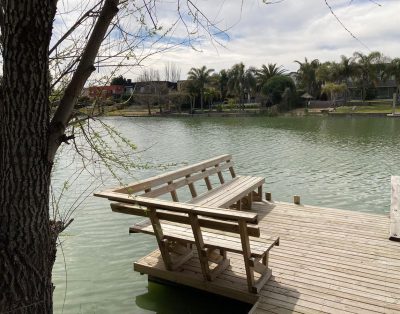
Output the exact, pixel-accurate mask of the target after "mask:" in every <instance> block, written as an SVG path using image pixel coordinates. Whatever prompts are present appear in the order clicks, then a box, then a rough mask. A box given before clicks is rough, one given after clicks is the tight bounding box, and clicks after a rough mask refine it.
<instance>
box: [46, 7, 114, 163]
mask: <svg viewBox="0 0 400 314" xmlns="http://www.w3.org/2000/svg"><path fill="white" fill-rule="evenodd" d="M118 4H119V0H106V1H105V3H104V6H103V8H102V9H101V13H100V16H99V18H98V20H97V22H96V25H95V26H94V29H93V32H92V34H91V36H90V38H89V41H88V43H87V45H86V47H85V49H84V51H83V53H82V57H81V59H80V62H79V65H78V67H77V69H76V71H75V73H74V75H73V77H72V79H71V82H70V83H69V84H68V86H67V88H66V90H65V93H64V96H63V97H62V99H61V101H60V105H59V106H58V108H57V110H56V112H55V114H54V117H53V119H52V121H51V123H50V128H49V133H50V135H49V146H48V155H47V158H48V161H49V162H52V161H53V159H54V156H55V154H56V151H57V149H58V147H59V146H60V144H61V139H62V135H63V134H64V131H65V128H66V127H67V124H68V121H69V119H70V118H71V115H72V111H73V108H74V106H75V103H76V101H77V99H78V97H79V95H80V93H81V91H82V88H83V86H84V84H85V82H86V80H87V79H88V77H89V76H90V74H91V73H92V72H93V71H94V70H95V67H94V61H95V58H96V55H97V53H98V51H99V48H100V45H101V43H102V41H103V39H104V36H105V34H106V33H107V29H108V27H109V25H110V23H111V21H112V19H113V18H114V16H115V15H116V14H117V12H118Z"/></svg>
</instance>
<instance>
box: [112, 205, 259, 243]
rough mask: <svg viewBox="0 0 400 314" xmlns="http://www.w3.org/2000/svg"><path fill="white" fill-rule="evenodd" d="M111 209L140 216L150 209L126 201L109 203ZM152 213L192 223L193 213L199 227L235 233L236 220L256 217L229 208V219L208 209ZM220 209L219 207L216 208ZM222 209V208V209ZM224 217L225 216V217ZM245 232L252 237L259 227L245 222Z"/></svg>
mask: <svg viewBox="0 0 400 314" xmlns="http://www.w3.org/2000/svg"><path fill="white" fill-rule="evenodd" d="M110 206H111V209H112V211H114V212H118V213H123V214H130V215H136V216H142V217H149V216H150V210H149V209H148V208H146V207H143V206H139V205H134V204H126V203H111V204H110ZM153 211H154V212H153V214H155V215H156V216H157V218H158V219H159V220H164V221H169V222H174V223H180V224H186V225H192V223H193V221H192V219H191V217H190V214H193V213H194V215H195V216H196V217H197V219H198V223H199V225H200V227H204V228H209V229H214V230H220V231H224V232H230V233H237V234H240V233H241V230H240V228H239V224H238V220H245V221H251V220H253V218H254V217H257V215H256V214H254V213H245V212H240V211H236V210H229V217H228V218H230V219H229V220H230V221H227V220H221V219H218V218H217V217H216V215H214V214H213V211H212V210H210V209H209V210H208V213H206V212H205V211H204V210H203V212H202V215H197V213H198V212H199V211H181V212H177V211H173V210H165V209H153ZM218 211H221V209H218ZM222 211H224V210H222ZM225 218H226V217H225ZM246 229H247V234H248V235H249V236H253V237H259V236H260V228H259V227H258V226H257V225H248V224H246Z"/></svg>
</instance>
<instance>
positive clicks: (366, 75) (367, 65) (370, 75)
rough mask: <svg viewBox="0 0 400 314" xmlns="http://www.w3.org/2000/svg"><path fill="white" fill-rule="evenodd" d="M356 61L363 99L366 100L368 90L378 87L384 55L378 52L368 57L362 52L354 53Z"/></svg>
mask: <svg viewBox="0 0 400 314" xmlns="http://www.w3.org/2000/svg"><path fill="white" fill-rule="evenodd" d="M353 56H354V60H355V61H356V62H357V63H356V73H357V76H358V80H359V83H360V86H361V89H362V90H361V92H362V94H361V99H362V100H365V99H366V96H367V88H368V87H370V86H371V85H376V84H377V82H378V76H379V72H380V70H381V66H382V62H381V61H382V54H381V53H380V52H378V51H373V52H370V53H369V54H368V55H365V54H363V53H362V52H358V51H356V52H354V54H353Z"/></svg>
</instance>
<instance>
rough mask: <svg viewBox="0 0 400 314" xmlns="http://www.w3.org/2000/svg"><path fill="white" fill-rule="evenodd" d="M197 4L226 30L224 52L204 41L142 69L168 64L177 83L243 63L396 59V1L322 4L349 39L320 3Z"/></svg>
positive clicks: (399, 45) (288, 65) (399, 39)
mask: <svg viewBox="0 0 400 314" xmlns="http://www.w3.org/2000/svg"><path fill="white" fill-rule="evenodd" d="M217 2H218V1H213V0H209V1H197V3H198V5H199V8H201V10H203V11H204V12H205V14H207V15H208V16H210V17H211V19H214V20H216V21H220V24H219V25H220V28H229V29H228V30H227V32H226V33H227V35H228V36H229V39H227V38H225V37H226V36H219V37H221V38H220V42H221V43H222V44H223V45H224V47H222V46H219V45H216V44H215V43H212V42H211V41H210V40H204V41H202V42H201V43H199V44H198V45H197V46H196V48H197V51H196V50H194V49H192V48H190V47H187V46H184V47H180V48H179V49H175V50H173V51H170V52H166V53H163V54H161V55H158V56H157V57H154V58H151V60H149V61H148V62H147V65H148V66H151V67H154V68H158V67H162V64H163V63H164V62H174V63H176V64H177V65H178V66H179V67H180V68H181V70H182V77H184V76H185V74H186V73H187V72H188V71H189V70H190V68H191V67H201V66H202V65H205V66H207V67H208V68H213V69H215V70H216V71H219V70H221V69H224V68H229V67H231V66H232V65H233V64H235V63H238V62H243V63H244V64H245V65H246V66H255V67H260V66H261V65H262V64H267V63H277V64H278V65H282V66H283V67H284V68H285V69H287V70H288V71H296V70H297V69H298V66H297V64H296V63H294V60H300V61H303V60H304V58H305V57H307V58H308V59H315V58H316V59H319V60H320V61H322V62H323V61H328V60H339V59H340V56H341V55H346V56H351V55H352V54H353V52H354V51H361V52H363V53H365V54H367V53H369V52H370V51H375V50H378V51H381V52H383V53H384V54H385V55H387V56H389V57H392V58H394V57H397V56H399V57H400V16H399V15H400V1H399V0H387V1H379V0H377V1H368V0H358V1H357V0H353V1H350V0H346V1H343V0H330V1H328V4H329V5H330V6H331V7H332V9H333V10H334V13H335V14H336V15H337V17H338V18H339V19H340V20H341V21H342V23H343V24H344V26H345V27H346V28H347V29H348V30H349V31H350V32H351V33H352V34H353V35H354V36H355V37H356V38H357V39H358V40H357V39H354V38H353V37H352V36H351V35H350V34H349V33H348V32H347V31H346V30H345V29H344V27H343V26H341V25H340V24H339V22H338V21H337V20H336V18H335V17H334V15H333V14H332V13H331V12H330V9H329V8H328V6H327V5H326V3H325V1H324V0H307V1H299V0H285V1H281V2H279V3H275V4H265V3H263V2H262V1H243V4H242V6H241V2H240V1H234V0H229V1H224V2H218V5H217Z"/></svg>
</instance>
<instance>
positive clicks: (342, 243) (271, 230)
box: [136, 202, 400, 313]
mask: <svg viewBox="0 0 400 314" xmlns="http://www.w3.org/2000/svg"><path fill="white" fill-rule="evenodd" d="M253 211H254V212H256V213H258V215H259V220H260V221H259V226H260V228H261V237H263V236H265V237H268V236H279V237H280V246H278V247H274V248H273V249H272V250H271V251H270V267H271V268H272V275H273V276H272V278H271V279H270V280H269V281H268V282H267V284H266V285H265V286H264V287H263V289H262V290H261V291H260V293H259V299H258V302H257V303H256V305H255V306H254V308H253V310H252V313H400V295H399V290H400V243H398V242H393V241H389V240H388V234H389V218H388V217H387V216H384V215H377V214H372V213H361V212H352V211H346V210H339V209H329V208H321V207H316V206H305V205H304V206H303V205H300V206H299V205H293V204H287V203H268V202H263V203H261V202H260V203H255V205H254V206H253ZM152 254H153V255H151V257H145V258H143V259H142V260H140V261H138V262H137V263H136V264H140V265H141V266H140V267H142V268H141V269H142V270H145V271H144V272H145V273H150V274H151V273H152V272H153V271H156V270H157V273H158V275H159V276H161V277H162V276H164V275H163V272H159V269H158V268H159V267H160V266H159V264H157V263H156V261H157V254H158V255H159V253H157V251H155V252H153V253H152ZM228 258H230V261H231V267H230V269H228V270H226V271H225V272H223V273H222V274H220V275H219V276H218V277H217V280H220V281H218V284H215V287H214V286H213V285H214V283H213V282H211V283H209V285H207V287H204V284H203V283H201V281H197V280H196V279H194V278H195V277H196V275H195V274H199V275H201V271H200V266H199V264H198V263H197V262H196V260H195V259H191V260H190V261H189V262H188V263H187V264H186V265H185V268H184V269H183V270H182V272H180V273H179V274H174V276H175V277H174V280H175V282H178V283H179V282H180V277H179V276H180V274H185V275H187V276H189V277H190V278H192V279H193V280H192V281H190V283H188V282H187V281H186V283H184V284H188V285H191V286H193V287H197V288H200V289H203V290H206V291H210V292H212V293H219V294H223V295H225V296H230V297H234V298H237V299H241V300H248V299H247V298H248V294H246V288H247V287H246V275H245V266H244V264H243V258H242V257H241V256H240V255H237V254H234V253H230V254H228ZM158 263H159V260H158ZM185 280H186V279H185ZM224 284H225V290H223V291H221V289H224V288H223V286H224Z"/></svg>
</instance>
